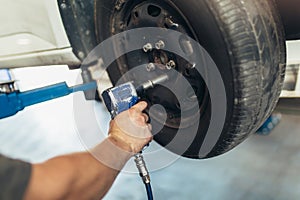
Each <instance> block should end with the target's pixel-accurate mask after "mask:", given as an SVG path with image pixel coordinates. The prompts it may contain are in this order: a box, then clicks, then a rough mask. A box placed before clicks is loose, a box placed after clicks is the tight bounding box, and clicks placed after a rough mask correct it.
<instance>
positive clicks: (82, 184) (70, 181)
mask: <svg viewBox="0 0 300 200" xmlns="http://www.w3.org/2000/svg"><path fill="white" fill-rule="evenodd" d="M92 154H93V155H94V156H96V157H97V159H96V158H95V157H94V156H93V155H92ZM92 154H91V153H88V152H85V153H77V154H72V155H67V156H61V157H57V158H54V159H51V160H49V161H47V162H45V163H43V164H38V165H33V170H32V177H31V181H30V184H29V187H28V189H27V193H26V196H25V197H26V198H25V199H30V200H34V199H41V198H42V199H51V200H52V199H83V200H84V199H99V198H101V197H103V196H104V195H105V194H106V192H107V191H108V189H109V188H110V187H111V185H112V183H113V181H114V180H115V178H116V176H117V175H118V173H119V170H121V169H122V168H123V166H124V165H125V163H126V162H127V161H128V159H129V158H130V156H131V154H130V153H128V152H125V151H123V150H121V149H119V148H118V147H117V146H115V145H114V143H112V142H111V140H110V139H106V140H104V141H103V142H102V143H101V144H99V145H98V146H97V147H95V148H94V149H93V150H92ZM99 160H100V161H101V162H100V161H99Z"/></svg>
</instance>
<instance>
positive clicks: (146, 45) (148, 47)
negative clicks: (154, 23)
mask: <svg viewBox="0 0 300 200" xmlns="http://www.w3.org/2000/svg"><path fill="white" fill-rule="evenodd" d="M152 49H153V46H152V44H151V43H147V44H145V45H144V46H143V50H144V52H145V53H147V52H149V51H152Z"/></svg>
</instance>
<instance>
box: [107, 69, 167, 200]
mask: <svg viewBox="0 0 300 200" xmlns="http://www.w3.org/2000/svg"><path fill="white" fill-rule="evenodd" d="M167 80H168V76H167V75H161V76H159V77H157V78H155V79H152V80H148V81H146V82H145V83H143V84H141V85H140V86H138V87H135V86H134V85H133V83H132V82H128V83H124V84H122V85H119V86H116V87H113V88H110V89H107V90H105V91H104V92H103V93H102V97H103V101H104V103H105V105H106V108H107V109H108V111H109V112H110V114H111V117H112V119H114V118H115V117H116V116H117V115H118V114H120V113H121V112H123V111H126V110H128V109H130V108H131V107H132V106H134V105H135V104H136V103H137V102H138V101H139V96H140V95H141V94H142V93H144V92H145V91H146V90H148V89H150V88H154V87H155V86H156V85H159V84H161V83H163V82H165V81H167ZM134 161H135V163H136V166H137V168H138V171H139V173H140V176H141V177H142V179H143V182H144V184H145V186H146V190H147V195H148V199H150V200H151V199H153V195H152V190H151V185H150V176H149V172H148V170H147V167H146V164H145V161H144V158H143V156H142V153H138V154H136V155H134Z"/></svg>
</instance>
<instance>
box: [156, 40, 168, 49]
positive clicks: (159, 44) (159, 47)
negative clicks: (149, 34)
mask: <svg viewBox="0 0 300 200" xmlns="http://www.w3.org/2000/svg"><path fill="white" fill-rule="evenodd" d="M165 46H166V45H165V42H164V41H162V40H159V41H158V42H157V43H155V48H156V49H157V50H160V49H164V48H165Z"/></svg>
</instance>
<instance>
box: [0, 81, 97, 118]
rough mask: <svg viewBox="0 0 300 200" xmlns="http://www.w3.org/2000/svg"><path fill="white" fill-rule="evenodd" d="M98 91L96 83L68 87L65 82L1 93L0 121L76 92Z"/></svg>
mask: <svg viewBox="0 0 300 200" xmlns="http://www.w3.org/2000/svg"><path fill="white" fill-rule="evenodd" d="M95 89H97V83H96V82H90V83H85V84H81V85H77V86H73V87H68V85H67V84H66V83H65V82H62V83H58V84H55V85H50V86H46V87H42V88H38V89H34V90H29V91H25V92H20V91H12V92H8V93H3V92H2V93H0V119H2V118H6V117H9V116H12V115H15V114H16V113H18V112H19V111H21V110H23V109H24V108H25V107H27V106H31V105H34V104H38V103H42V102H45V101H49V100H52V99H56V98H60V97H64V96H67V95H69V94H71V93H74V92H79V91H88V90H95Z"/></svg>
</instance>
